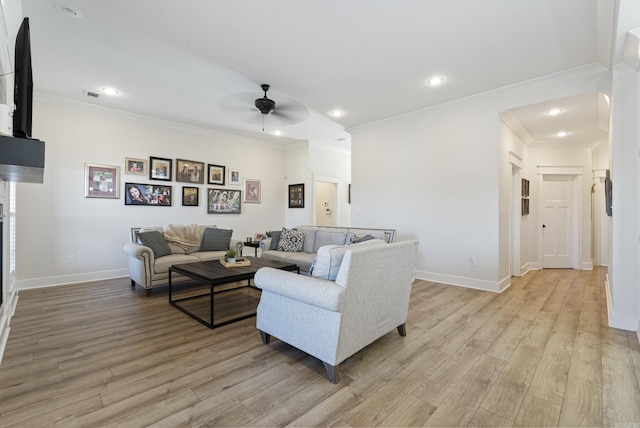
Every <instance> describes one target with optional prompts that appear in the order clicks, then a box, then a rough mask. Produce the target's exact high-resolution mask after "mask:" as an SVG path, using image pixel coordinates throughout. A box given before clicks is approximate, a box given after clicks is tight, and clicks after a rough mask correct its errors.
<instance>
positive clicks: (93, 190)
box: [84, 163, 120, 199]
mask: <svg viewBox="0 0 640 428" xmlns="http://www.w3.org/2000/svg"><path fill="white" fill-rule="evenodd" d="M84 197H85V198H111V199H118V198H119V197H120V167H119V166H112V165H99V164H95V163H85V164H84Z"/></svg>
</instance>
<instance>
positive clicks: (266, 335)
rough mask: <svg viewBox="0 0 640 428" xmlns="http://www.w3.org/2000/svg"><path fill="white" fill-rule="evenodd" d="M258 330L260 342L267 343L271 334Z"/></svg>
mask: <svg viewBox="0 0 640 428" xmlns="http://www.w3.org/2000/svg"><path fill="white" fill-rule="evenodd" d="M258 331H260V337H261V338H262V343H264V344H265V345H268V344H269V341H270V340H271V335H270V334H269V333H265V332H264V331H262V330H258Z"/></svg>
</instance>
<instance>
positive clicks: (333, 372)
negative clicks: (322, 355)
mask: <svg viewBox="0 0 640 428" xmlns="http://www.w3.org/2000/svg"><path fill="white" fill-rule="evenodd" d="M322 364H324V368H325V369H326V370H327V377H328V378H329V380H330V381H331V383H333V384H336V383H338V382H340V373H339V371H338V366H337V365H336V366H332V365H331V364H328V363H325V362H324V361H323V362H322Z"/></svg>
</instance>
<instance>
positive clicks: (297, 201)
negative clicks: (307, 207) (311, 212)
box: [289, 183, 304, 208]
mask: <svg viewBox="0 0 640 428" xmlns="http://www.w3.org/2000/svg"><path fill="white" fill-rule="evenodd" d="M289 208H304V183H300V184H290V185H289Z"/></svg>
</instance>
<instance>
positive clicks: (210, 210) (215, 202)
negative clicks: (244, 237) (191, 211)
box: [207, 189, 242, 214]
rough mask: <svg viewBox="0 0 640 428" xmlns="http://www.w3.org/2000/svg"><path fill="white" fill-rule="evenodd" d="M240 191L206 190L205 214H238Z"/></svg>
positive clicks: (239, 211) (239, 210)
mask: <svg viewBox="0 0 640 428" xmlns="http://www.w3.org/2000/svg"><path fill="white" fill-rule="evenodd" d="M241 193H242V192H241V191H240V190H229V189H208V190H207V214H240V213H241Z"/></svg>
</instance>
